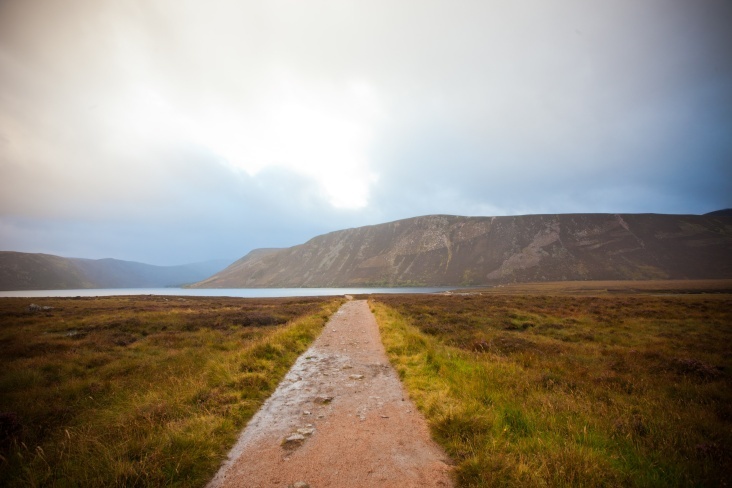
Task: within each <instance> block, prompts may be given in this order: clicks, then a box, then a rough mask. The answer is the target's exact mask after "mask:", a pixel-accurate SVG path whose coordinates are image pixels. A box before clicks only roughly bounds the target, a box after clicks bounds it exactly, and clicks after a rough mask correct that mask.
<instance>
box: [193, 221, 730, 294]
mask: <svg viewBox="0 0 732 488" xmlns="http://www.w3.org/2000/svg"><path fill="white" fill-rule="evenodd" d="M701 278H732V216H730V215H728V214H726V213H724V212H722V213H721V214H716V213H715V214H711V215H659V214H622V215H621V214H560V215H523V216H511V217H459V216H450V215H430V216H424V217H415V218H410V219H406V220H399V221H396V222H390V223H386V224H379V225H372V226H367V227H359V228H355V229H347V230H341V231H337V232H332V233H329V234H325V235H321V236H318V237H315V238H313V239H311V240H309V241H308V242H306V243H304V244H301V245H298V246H294V247H290V248H286V249H265V250H255V251H252V252H251V253H249V254H247V255H246V256H244V257H243V258H241V259H239V260H238V261H236V262H235V263H233V264H232V265H230V266H229V267H228V268H226V269H224V270H223V271H221V272H220V273H217V274H215V275H214V276H212V277H210V278H208V279H206V280H204V281H201V282H200V283H197V284H195V285H193V286H195V287H200V288H236V287H337V286H410V285H411V286H439V285H445V286H465V285H490V284H498V283H512V282H541V281H564V280H641V279H701Z"/></svg>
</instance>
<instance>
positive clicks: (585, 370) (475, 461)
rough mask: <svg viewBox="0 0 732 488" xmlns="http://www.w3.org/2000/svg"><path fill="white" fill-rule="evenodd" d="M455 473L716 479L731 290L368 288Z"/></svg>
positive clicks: (591, 480)
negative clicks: (668, 293) (378, 291)
mask: <svg viewBox="0 0 732 488" xmlns="http://www.w3.org/2000/svg"><path fill="white" fill-rule="evenodd" d="M371 307H372V309H373V311H374V313H375V315H376V318H377V321H378V323H379V327H380V329H381V335H382V340H383V342H384V345H385V347H386V350H387V354H388V355H389V358H390V360H391V362H392V364H393V365H394V366H395V368H396V369H397V371H398V372H399V374H400V376H401V378H402V381H403V382H404V383H405V385H406V388H407V390H408V391H409V393H410V395H411V397H412V399H413V400H414V401H415V403H416V404H417V406H418V408H419V409H420V410H421V411H422V412H423V413H424V414H425V416H426V417H427V419H428V422H429V424H430V427H431V429H432V433H433V436H434V438H435V439H436V440H437V442H438V443H440V444H441V445H442V446H443V447H444V448H445V449H446V451H447V452H448V454H449V455H450V456H451V457H452V458H453V459H454V460H455V462H456V476H457V480H458V484H459V486H726V484H729V482H730V474H729V471H728V468H729V466H730V465H732V378H731V373H732V356H731V355H730V350H729V344H730V343H732V341H731V340H732V299H731V298H730V297H729V296H719V297H709V296H707V297H703V296H695V297H663V298H659V297H638V296H636V297H602V298H598V297H567V296H561V297H559V296H555V297H550V296H495V295H494V296H477V295H474V296H434V295H433V296H428V295H412V296H409V295H404V296H378V297H374V298H373V299H372V300H371Z"/></svg>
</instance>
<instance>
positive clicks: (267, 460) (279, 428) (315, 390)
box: [208, 300, 453, 488]
mask: <svg viewBox="0 0 732 488" xmlns="http://www.w3.org/2000/svg"><path fill="white" fill-rule="evenodd" d="M298 429H301V430H300V433H298ZM293 434H298V435H295V436H294V437H295V439H294V440H291V441H289V442H288V441H286V439H287V438H288V437H291V436H292V435H293ZM300 438H302V439H300ZM449 474H450V467H449V459H448V457H447V456H446V455H445V453H444V452H443V451H442V450H441V449H440V448H439V447H438V446H437V445H436V444H435V443H434V442H433V441H432V440H431V439H430V437H429V432H428V429H427V425H426V423H425V420H424V418H423V417H422V416H421V415H420V414H419V412H418V411H417V410H416V409H415V407H414V405H413V404H412V402H411V401H410V400H409V398H408V397H407V396H406V393H405V391H404V389H403V387H402V384H401V382H400V381H399V377H398V375H397V374H396V372H395V371H394V370H393V368H392V367H391V365H390V364H389V362H388V360H387V358H386V354H385V352H384V347H383V345H382V344H381V339H380V336H379V330H378V326H377V324H376V320H375V319H374V316H373V314H371V311H370V310H369V308H368V304H367V303H366V302H365V301H363V300H358V301H351V302H348V303H346V304H345V305H343V307H341V309H340V310H339V311H338V312H336V313H335V314H334V315H333V317H332V318H331V319H330V321H329V322H328V325H327V326H326V328H325V329H324V331H323V333H322V334H321V336H320V337H319V338H318V339H317V340H316V341H315V342H314V343H313V345H312V347H311V348H310V349H308V351H307V352H305V354H303V355H302V356H301V357H300V358H299V359H298V360H297V362H296V363H295V365H294V366H293V367H292V369H291V370H290V372H289V373H288V374H287V376H286V377H285V379H284V380H283V381H282V383H281V384H280V386H279V387H278V388H277V390H276V391H275V393H274V394H273V395H272V397H271V398H270V399H269V400H267V402H266V403H265V404H264V406H263V407H262V409H261V410H260V411H259V412H258V413H257V414H256V415H255V416H254V417H253V418H252V420H251V421H250V422H249V425H248V426H247V427H246V429H245V430H244V431H243V432H242V434H241V436H240V438H239V441H238V443H237V445H236V446H235V447H234V448H233V449H232V451H231V453H230V454H229V460H228V461H227V462H226V463H225V464H224V465H223V466H222V468H221V470H220V471H219V473H218V474H217V475H216V477H215V478H214V479H213V480H212V481H211V483H209V485H208V486H209V487H210V488H218V487H287V486H290V485H295V483H298V482H304V483H307V484H308V485H309V486H310V487H312V488H321V487H349V488H355V487H450V486H453V484H452V481H451V479H450V476H449Z"/></svg>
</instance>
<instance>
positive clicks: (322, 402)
mask: <svg viewBox="0 0 732 488" xmlns="http://www.w3.org/2000/svg"><path fill="white" fill-rule="evenodd" d="M313 401H314V402H315V403H319V404H320V405H327V404H328V403H330V402H332V401H333V397H332V396H319V397H315V400H313Z"/></svg>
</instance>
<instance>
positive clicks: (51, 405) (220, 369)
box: [0, 297, 342, 486]
mask: <svg viewBox="0 0 732 488" xmlns="http://www.w3.org/2000/svg"><path fill="white" fill-rule="evenodd" d="M33 300H34V301H35V303H38V304H40V305H41V308H29V306H30V304H31V300H30V299H1V300H0V366H1V367H0V486H203V485H205V483H206V482H207V481H208V480H209V479H210V478H211V477H212V476H213V475H214V474H215V472H216V470H217V469H218V467H219V465H220V463H221V461H222V460H223V459H224V458H225V456H226V453H227V452H228V450H229V449H230V448H231V446H232V445H233V444H234V442H235V441H236V438H237V436H238V434H239V432H240V430H241V429H242V428H243V426H244V425H245V424H246V422H247V421H248V420H249V419H250V418H251V416H252V415H253V414H254V413H255V412H256V411H257V409H258V408H259V406H260V405H261V404H262V403H263V402H264V400H265V399H266V398H267V397H268V396H269V395H270V394H271V393H272V392H273V391H274V389H275V388H276V386H277V384H278V383H279V381H280V380H281V378H282V377H283V376H284V375H285V373H286V372H287V370H288V369H289V368H290V366H291V365H292V364H293V363H294V361H295V360H296V358H297V357H298V356H299V355H300V354H301V353H302V352H303V351H304V350H305V349H306V348H307V347H308V346H309V345H310V343H311V342H312V341H313V340H314V339H315V338H316V337H317V335H318V334H319V333H320V331H321V330H322V327H323V325H324V324H325V322H326V321H327V320H328V318H329V317H330V316H331V315H332V314H333V313H334V312H335V311H336V310H337V308H338V307H339V306H340V304H341V303H342V300H339V299H332V298H328V299H324V298H291V299H261V300H259V299H236V298H204V297H186V298H179V297H100V298H81V299H38V298H36V299H33ZM42 307H51V308H48V309H43V308H42Z"/></svg>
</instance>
